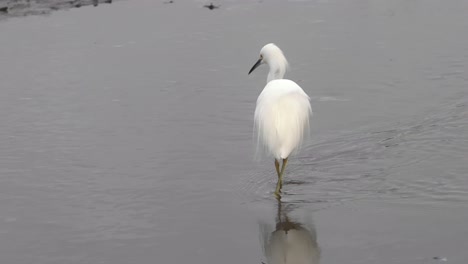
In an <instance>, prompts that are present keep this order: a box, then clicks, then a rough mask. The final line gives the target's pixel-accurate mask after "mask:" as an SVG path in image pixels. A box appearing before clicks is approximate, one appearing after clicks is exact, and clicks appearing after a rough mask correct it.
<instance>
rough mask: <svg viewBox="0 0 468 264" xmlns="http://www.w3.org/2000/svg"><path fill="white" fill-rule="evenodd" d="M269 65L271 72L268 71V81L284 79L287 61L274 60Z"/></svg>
mask: <svg viewBox="0 0 468 264" xmlns="http://www.w3.org/2000/svg"><path fill="white" fill-rule="evenodd" d="M269 66H270V72H269V73H268V78H267V83H269V82H270V81H272V80H277V79H283V77H284V74H285V73H286V67H287V65H286V64H285V63H280V62H273V63H270V64H269Z"/></svg>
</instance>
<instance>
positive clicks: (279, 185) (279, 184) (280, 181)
mask: <svg viewBox="0 0 468 264" xmlns="http://www.w3.org/2000/svg"><path fill="white" fill-rule="evenodd" d="M286 163H288V158H285V159H283V166H282V167H281V171H280V172H278V170H279V162H278V160H276V159H275V167H276V172H278V182H277V183H276V189H275V195H276V196H277V197H278V196H279V192H280V190H281V188H282V187H283V172H284V168H285V167H286Z"/></svg>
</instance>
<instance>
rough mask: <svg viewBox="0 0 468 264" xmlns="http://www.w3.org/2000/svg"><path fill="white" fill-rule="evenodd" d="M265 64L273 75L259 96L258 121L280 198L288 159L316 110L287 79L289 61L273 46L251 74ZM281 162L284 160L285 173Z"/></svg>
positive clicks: (267, 47)
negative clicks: (285, 75) (273, 160)
mask: <svg viewBox="0 0 468 264" xmlns="http://www.w3.org/2000/svg"><path fill="white" fill-rule="evenodd" d="M265 63H266V64H268V66H269V67H270V72H269V73H268V78H267V85H266V86H265V88H263V91H262V92H261V93H260V95H259V96H258V99H257V105H256V108H255V118H254V119H255V128H256V131H257V139H258V142H261V143H262V144H263V146H264V147H265V148H266V150H267V151H268V152H269V154H270V155H271V156H273V157H274V158H275V168H276V173H277V174H278V182H277V184H276V189H275V195H276V196H279V192H280V189H281V187H282V178H283V172H284V168H285V167H286V163H287V162H288V157H289V155H290V154H291V153H292V152H293V151H295V150H297V149H298V148H299V146H300V145H301V143H302V141H303V138H304V134H305V132H306V131H307V130H308V129H309V119H310V117H311V116H312V107H311V105H310V98H309V96H308V95H307V94H306V93H305V92H304V90H302V88H301V87H300V86H299V85H298V84H297V83H295V82H293V81H291V80H288V79H283V76H284V74H285V72H286V69H287V68H288V61H287V60H286V57H285V56H284V54H283V52H282V51H281V49H280V48H278V46H276V45H275V44H273V43H269V44H267V45H265V46H264V47H263V48H262V49H261V50H260V58H259V59H258V61H257V62H256V63H255V65H254V66H253V67H252V68H251V69H250V71H249V74H250V73H251V72H252V71H253V70H255V68H257V67H258V66H260V65H261V64H265ZM279 160H282V161H283V165H282V167H281V170H280V169H279Z"/></svg>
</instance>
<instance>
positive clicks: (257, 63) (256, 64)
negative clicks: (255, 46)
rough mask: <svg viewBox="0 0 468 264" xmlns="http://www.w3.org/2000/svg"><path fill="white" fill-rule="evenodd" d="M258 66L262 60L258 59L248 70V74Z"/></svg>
mask: <svg viewBox="0 0 468 264" xmlns="http://www.w3.org/2000/svg"><path fill="white" fill-rule="evenodd" d="M260 64H262V59H261V58H260V59H258V61H257V62H256V63H255V65H254V66H253V67H252V69H250V71H249V74H250V73H251V72H253V70H255V68H257V67H258V66H260Z"/></svg>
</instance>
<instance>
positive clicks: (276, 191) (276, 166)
mask: <svg viewBox="0 0 468 264" xmlns="http://www.w3.org/2000/svg"><path fill="white" fill-rule="evenodd" d="M275 168H276V173H277V174H278V182H277V183H276V189H275V196H276V198H279V197H281V196H280V195H279V191H280V188H281V180H280V179H281V174H280V168H279V162H278V160H277V159H275Z"/></svg>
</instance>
